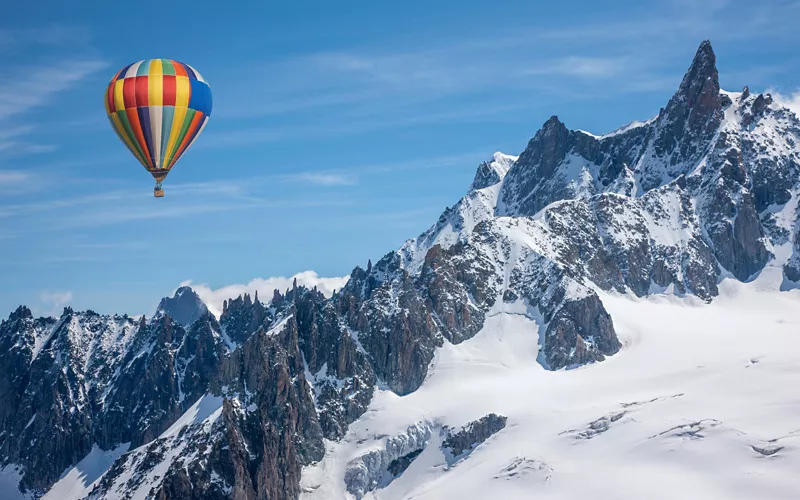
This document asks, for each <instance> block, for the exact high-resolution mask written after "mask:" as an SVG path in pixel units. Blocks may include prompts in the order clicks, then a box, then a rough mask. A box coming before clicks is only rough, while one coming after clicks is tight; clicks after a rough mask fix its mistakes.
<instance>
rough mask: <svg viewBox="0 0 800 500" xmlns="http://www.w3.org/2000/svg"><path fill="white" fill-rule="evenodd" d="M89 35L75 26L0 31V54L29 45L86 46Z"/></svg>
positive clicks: (83, 29)
mask: <svg viewBox="0 0 800 500" xmlns="http://www.w3.org/2000/svg"><path fill="white" fill-rule="evenodd" d="M90 40H91V34H90V33H89V31H88V30H86V29H85V28H81V27H77V26H59V25H50V26H43V27H38V28H26V29H13V28H12V29H9V28H6V29H0V53H5V54H8V53H14V52H17V51H19V50H22V49H25V48H28V47H30V46H31V45H40V46H42V45H43V46H53V47H64V46H69V47H71V48H73V49H74V48H75V47H76V46H81V45H85V44H88V43H89V41H90Z"/></svg>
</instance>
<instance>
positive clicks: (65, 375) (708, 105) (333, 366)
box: [0, 42, 800, 500]
mask: <svg viewBox="0 0 800 500" xmlns="http://www.w3.org/2000/svg"><path fill="white" fill-rule="evenodd" d="M715 63H716V58H715V55H714V52H713V50H712V48H711V45H710V44H709V43H708V42H703V43H702V44H701V45H700V47H699V49H698V51H697V54H696V56H695V59H694V61H693V62H692V64H691V66H690V68H689V70H688V72H687V73H686V75H685V76H684V78H683V81H682V82H681V84H680V87H679V89H678V91H677V92H676V93H675V95H674V96H673V97H672V98H671V99H670V100H669V102H668V104H667V105H666V107H665V108H663V109H662V110H661V111H660V112H659V114H658V116H656V117H654V118H652V119H650V120H648V121H646V122H634V123H632V124H629V125H627V126H625V127H622V128H621V129H619V130H617V131H614V132H612V133H609V134H606V135H603V136H595V135H592V134H589V133H587V132H583V131H573V130H569V129H567V127H566V126H565V125H564V124H563V123H561V122H560V121H559V120H558V118H557V117H555V116H554V117H552V118H550V119H549V120H547V122H546V123H545V124H544V125H543V126H542V128H541V130H539V132H537V133H536V135H535V136H534V137H533V139H531V141H530V142H529V143H528V145H527V147H526V148H525V150H524V151H523V152H522V153H521V154H520V155H519V157H513V156H508V155H503V154H500V153H497V154H495V155H494V157H493V158H492V159H491V160H489V161H486V162H484V163H482V164H481V165H480V166H479V167H478V171H477V172H476V175H475V179H474V181H473V183H472V185H471V186H470V188H469V191H468V193H467V194H466V195H465V196H464V197H463V198H462V199H461V200H459V201H458V202H457V203H456V204H455V205H453V206H452V207H450V208H448V209H447V210H445V212H444V213H443V214H442V216H441V217H440V218H439V220H438V221H437V222H436V223H435V224H434V225H433V226H432V227H431V228H430V229H429V230H427V231H426V232H424V233H423V234H421V235H420V236H419V237H417V238H414V239H412V240H409V241H408V242H406V243H405V244H404V245H403V246H402V247H401V248H400V249H399V250H397V251H393V252H390V253H388V254H387V255H385V256H384V257H383V258H381V259H379V260H378V261H377V262H376V263H375V264H374V265H373V264H372V263H371V262H370V263H368V265H367V266H366V269H363V268H361V267H356V268H355V269H354V270H353V271H352V273H351V276H350V280H349V281H348V283H347V284H346V285H345V286H344V287H343V288H342V289H341V290H338V291H337V292H336V293H335V294H334V295H333V296H332V297H325V296H323V295H322V294H321V293H320V292H319V291H317V290H309V289H306V288H302V287H297V286H294V287H293V288H292V289H290V290H286V291H284V292H280V291H275V293H274V295H273V297H272V298H271V299H270V300H268V301H262V300H260V299H259V298H258V296H257V295H256V296H254V297H251V296H249V295H247V294H245V295H242V296H239V297H232V298H230V299H229V300H227V301H225V303H224V306H223V312H222V314H221V315H220V317H219V318H216V317H215V316H214V315H213V314H211V313H210V312H209V311H208V308H207V307H206V306H205V304H203V303H202V301H201V300H200V299H199V297H198V296H197V295H196V294H195V293H194V292H193V291H192V290H191V289H190V288H187V287H182V288H179V289H178V290H177V291H176V293H175V295H174V296H173V297H171V298H165V299H164V300H162V302H161V304H160V305H159V308H158V310H157V312H156V314H155V315H154V316H153V317H152V318H149V319H147V318H144V317H141V318H132V317H128V316H117V315H99V314H96V313H94V312H92V311H85V312H76V311H73V310H72V309H69V308H67V309H65V310H64V312H63V314H62V315H61V316H60V317H59V318H38V319H37V318H34V317H33V315H32V313H31V311H30V310H29V309H27V308H25V307H20V308H18V309H17V310H16V311H14V312H13V313H12V314H11V315H10V316H9V318H8V320H5V321H3V322H2V323H0V396H2V403H0V427H1V428H0V466H2V467H3V472H4V473H10V472H13V473H14V474H17V475H18V476H19V479H20V481H19V489H20V490H21V491H22V492H24V493H25V495H28V496H29V497H30V498H38V497H41V496H42V495H44V494H45V493H47V492H48V491H49V490H51V488H52V487H53V485H54V484H56V483H58V481H59V480H64V478H66V477H67V476H68V475H67V474H66V473H67V472H69V471H70V470H72V468H73V467H76V468H77V469H76V470H83V469H81V467H82V465H81V463H82V461H83V460H85V459H87V457H89V456H90V455H91V454H92V453H94V451H93V450H118V451H119V454H120V456H119V457H118V458H115V459H114V460H112V462H111V463H109V466H108V468H107V470H105V473H104V474H103V475H102V476H101V477H98V478H94V479H92V481H91V482H90V484H84V485H83V490H81V491H82V492H83V493H80V494H76V495H78V496H77V497H76V498H92V499H98V500H100V499H107V500H110V499H118V498H133V497H134V496H135V495H139V497H146V498H158V499H162V500H170V499H198V500H199V499H217V498H220V499H221V498H235V499H242V500H251V499H264V498H269V499H294V498H297V497H298V495H300V493H301V490H300V477H301V473H302V468H303V467H304V466H305V465H308V464H312V463H314V462H316V461H319V460H320V459H321V458H322V457H323V455H324V453H325V440H329V441H337V440H340V439H342V437H344V436H345V435H346V433H347V429H348V426H349V425H350V424H352V423H353V422H356V421H358V420H359V419H360V418H361V417H362V415H364V414H365V412H367V410H368V407H369V405H370V402H371V401H372V398H373V395H374V394H375V392H376V391H379V390H388V391H393V392H394V393H396V394H398V395H406V394H409V393H411V392H413V391H415V390H417V389H418V388H419V387H420V386H421V385H422V384H423V383H424V381H425V379H426V376H427V373H428V367H429V365H430V363H431V361H432V360H433V359H434V356H435V354H436V352H437V349H438V348H439V347H441V346H443V345H445V343H451V344H459V343H462V342H465V341H467V340H469V339H470V338H472V337H473V336H475V335H476V334H477V333H478V332H480V331H481V329H482V328H483V326H484V322H485V321H486V318H487V317H489V316H491V315H492V314H495V312H496V311H497V310H498V308H500V307H501V306H504V305H509V304H511V305H515V306H519V308H520V310H521V311H525V312H524V314H526V315H528V316H530V317H531V318H533V319H535V320H536V324H538V325H539V330H538V331H532V332H531V335H533V336H536V338H538V339H539V348H540V352H539V359H538V361H539V363H540V364H541V365H542V366H544V367H545V368H547V369H553V370H556V369H561V368H565V367H574V366H577V365H582V364H587V363H593V362H601V361H603V360H604V359H605V358H606V357H607V356H611V355H614V354H615V353H616V352H618V351H619V349H620V348H621V344H620V341H619V340H618V338H617V335H616V331H615V329H614V323H613V320H612V318H611V316H610V315H609V314H608V312H607V311H606V310H605V307H604V305H603V302H602V300H601V296H602V291H613V292H618V293H632V294H635V295H637V296H645V295H649V294H654V293H674V294H678V295H683V294H686V295H695V296H697V297H699V298H701V299H703V300H706V301H712V300H713V299H714V297H715V296H717V295H718V293H719V291H718V289H717V284H718V282H719V280H720V278H721V277H722V276H732V277H735V278H736V279H739V280H748V279H751V278H752V277H753V276H756V275H758V274H759V273H762V272H765V270H766V271H767V272H773V273H779V274H780V275H781V276H782V278H783V280H784V284H785V286H786V287H794V286H797V284H798V283H800V231H798V229H800V227H799V226H800V220H799V219H798V202H799V201H800V195H799V193H800V151H799V150H798V147H797V144H798V141H800V120H798V117H797V116H795V115H794V114H793V113H792V112H791V111H789V110H788V109H786V108H783V107H781V106H779V105H778V104H777V103H775V102H774V101H773V99H772V98H771V97H770V96H769V95H768V94H758V95H755V94H754V93H751V92H750V91H749V89H747V88H745V89H744V91H743V92H741V93H732V92H725V91H722V90H720V87H719V80H718V74H717V70H716V64H715ZM504 425H505V419H504V417H499V416H496V415H489V416H487V417H486V418H485V419H482V420H480V421H476V422H475V423H473V425H471V426H470V427H469V428H466V427H465V428H464V429H462V430H461V431H457V432H453V433H452V434H451V435H449V437H448V439H449V441H448V442H447V443H446V444H445V447H446V448H447V449H449V450H451V453H452V455H453V456H457V455H460V454H461V453H463V452H464V451H465V450H467V449H469V448H470V447H471V446H473V445H475V444H476V443H478V442H480V441H482V440H484V439H486V438H487V437H488V436H490V435H491V434H493V433H494V432H497V431H499V430H500V429H502V428H503V426H504ZM431 429H433V426H432V425H431V426H425V425H423V426H422V427H420V426H415V427H413V428H410V429H409V431H408V435H407V436H405V437H402V436H400V437H398V438H397V439H394V440H392V439H390V440H389V441H387V443H386V449H385V450H379V451H376V452H375V453H373V454H371V455H369V454H368V455H365V456H364V457H362V459H363V460H362V461H361V462H358V463H354V464H352V467H350V468H349V469H348V472H347V474H348V476H347V477H343V478H342V479H341V480H342V481H346V483H347V485H348V491H351V492H353V494H355V495H362V494H364V493H365V492H366V491H368V490H370V489H374V488H376V487H379V485H380V482H381V480H382V479H381V474H386V473H389V474H391V475H392V476H393V477H394V476H398V475H400V474H402V473H403V471H404V470H405V469H406V468H407V467H409V464H411V462H413V460H414V459H415V458H416V457H417V456H418V455H419V453H420V452H421V450H422V449H423V448H424V447H425V443H426V442H427V440H428V439H430V437H431ZM115 457H116V456H115ZM387 471H388V472H387ZM0 493H2V492H0ZM15 494H16V492H15Z"/></svg>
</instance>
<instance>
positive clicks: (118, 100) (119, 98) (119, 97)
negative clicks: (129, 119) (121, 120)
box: [114, 78, 125, 111]
mask: <svg viewBox="0 0 800 500" xmlns="http://www.w3.org/2000/svg"><path fill="white" fill-rule="evenodd" d="M124 85H125V79H123V78H120V79H119V80H117V81H116V82H114V107H115V108H117V111H119V110H121V109H125V97H124V95H123V94H122V88H123V86H124Z"/></svg>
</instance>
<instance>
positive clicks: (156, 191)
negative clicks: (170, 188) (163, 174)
mask: <svg viewBox="0 0 800 500" xmlns="http://www.w3.org/2000/svg"><path fill="white" fill-rule="evenodd" d="M153 196H155V197H156V198H161V197H163V196H164V188H163V187H162V186H161V181H156V187H154V188H153Z"/></svg>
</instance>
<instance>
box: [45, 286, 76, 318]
mask: <svg viewBox="0 0 800 500" xmlns="http://www.w3.org/2000/svg"><path fill="white" fill-rule="evenodd" d="M39 300H41V301H42V304H43V305H44V309H45V313H46V314H48V315H50V316H56V317H57V316H60V315H61V311H62V309H63V308H64V306H67V305H69V303H70V302H71V301H72V292H42V293H40V294H39Z"/></svg>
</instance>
